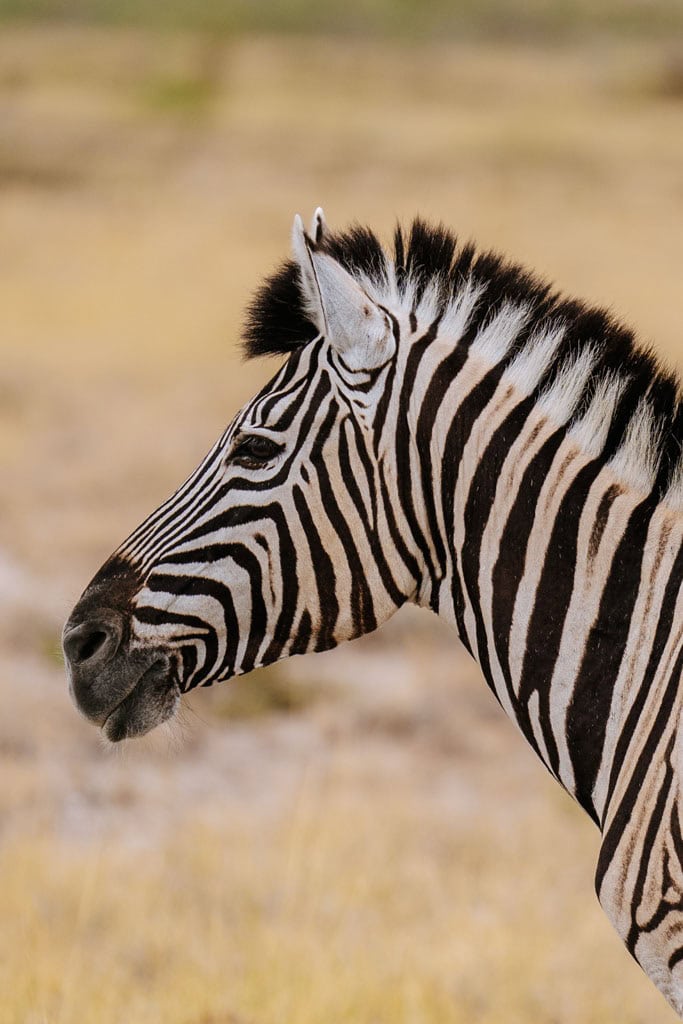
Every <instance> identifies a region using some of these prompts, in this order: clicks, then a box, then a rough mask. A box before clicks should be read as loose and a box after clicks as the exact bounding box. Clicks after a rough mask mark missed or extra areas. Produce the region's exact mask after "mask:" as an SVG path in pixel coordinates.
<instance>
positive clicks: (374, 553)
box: [64, 211, 683, 1014]
mask: <svg viewBox="0 0 683 1024" xmlns="http://www.w3.org/2000/svg"><path fill="white" fill-rule="evenodd" d="M293 249H294V256H293V259H291V260H290V261H288V262H286V263H285V264H283V266H282V267H281V268H280V270H279V271H278V272H277V273H276V274H275V275H273V276H272V277H271V278H270V279H269V280H268V281H267V282H266V283H265V284H264V285H263V287H262V288H261V289H260V291H259V292H258V294H257V295H256V297H255V299H254V301H253V303H252V305H251V307H250V310H249V313H248V318H247V324H246V328H245V342H246V347H247V351H248V353H249V354H250V355H261V354H273V353H280V354H282V355H284V356H286V357H287V358H286V360H285V361H284V363H283V365H282V368H281V369H280V371H279V372H278V373H277V374H276V376H275V378H274V379H273V380H272V381H271V382H270V383H269V384H268V385H267V386H266V387H265V388H264V389H263V391H262V392H261V393H260V394H259V395H257V396H256V397H255V398H254V399H253V400H252V401H251V402H249V403H248V404H247V405H246V406H245V407H244V409H242V410H241V411H240V412H239V413H238V415H237V416H236V417H235V419H234V420H233V422H232V423H231V424H230V426H229V427H228V429H227V430H226V432H225V433H224V434H223V436H222V437H221V438H220V439H219V440H218V442H217V443H216V444H215V445H214V447H213V448H212V449H211V451H210V452H209V454H208V455H207V457H206V458H205V460H204V461H203V462H202V464H201V465H200V466H199V467H198V469H197V470H196V471H195V472H194V473H193V474H192V476H191V477H190V478H189V479H188V480H187V481H186V483H184V484H183V485H182V486H181V487H180V488H179V490H178V491H177V492H176V493H175V494H174V495H173V496H172V497H171V498H170V499H169V500H168V501H167V502H165V503H164V504H163V505H162V506H160V508H159V509H158V510H157V511H156V512H154V513H153V514H152V515H151V516H150V517H149V518H148V519H147V520H146V521H145V522H144V523H142V524H141V526H140V527H139V528H138V529H137V530H136V531H135V532H134V533H133V534H132V535H131V537H129V538H128V540H127V541H125V542H124V544H123V545H121V547H120V548H119V549H118V550H117V552H116V553H115V554H114V555H113V556H112V558H111V559H110V560H109V561H108V562H107V563H106V564H105V566H103V568H102V569H101V570H100V572H99V573H98V574H97V576H96V577H95V578H94V580H93V581H92V583H91V584H90V585H89V586H88V588H87V589H86V591H85V592H84V594H83V596H82V598H81V600H80V601H79V603H78V605H77V606H76V608H75V609H74V611H73V613H72V615H71V617H70V619H69V622H68V623H67V625H66V627H65V633H64V649H65V655H66V660H67V665H68V669H69V678H70V684H71V688H72V692H73V695H74V699H75V700H76V703H77V704H78V706H79V707H80V709H81V710H82V711H83V712H84V713H85V714H86V715H87V716H88V717H89V718H90V719H91V720H92V721H93V722H95V723H97V724H99V725H100V726H101V727H102V728H103V730H104V732H105V734H106V735H107V736H108V737H109V738H110V739H112V740H114V741H115V740H119V739H122V738H124V737H127V736H134V735H138V734H140V733H142V732H145V731H147V730H148V729H150V728H152V727H153V726H155V725H156V724H158V723H159V722H161V721H163V720H164V719H166V718H168V717H170V716H171V715H172V714H173V713H174V711H175V709H176V707H177V705H178V702H179V700H180V696H181V694H182V693H183V692H184V691H187V690H189V689H191V688H192V687H195V686H199V685H202V686H206V685H210V684H211V683H214V682H217V681H221V680H225V679H228V678H230V677H231V676H234V675H236V674H239V673H242V672H247V671H249V670H250V669H252V668H254V667H255V666H259V665H265V664H269V663H272V662H274V661H276V660H278V659H281V658H284V657H288V656H290V655H293V654H303V653H306V652H309V651H319V650H325V649H327V648H331V647H334V646H335V645H337V644H339V643H340V642H342V641H344V640H347V639H351V638H353V637H357V636H359V635H361V634H363V633H367V632H369V631H371V630H374V629H375V628H377V627H378V626H379V625H381V623H382V622H384V621H385V620H386V619H387V618H389V616H390V615H392V614H393V612H394V611H395V610H396V609H397V608H398V607H400V606H401V605H402V604H403V603H404V602H406V601H413V602H415V603H417V604H419V605H422V606H425V607H429V608H431V609H433V610H434V612H436V613H437V614H438V615H439V616H441V617H442V618H444V619H445V620H446V621H448V622H449V623H451V624H452V625H453V626H454V627H455V629H456V630H457V633H458V635H459V637H460V639H461V640H462V642H463V643H464V644H465V646H466V647H467V648H468V650H469V651H470V652H471V654H472V655H473V656H474V657H475V658H476V659H477V661H478V662H479V665H480V666H481V669H482V673H483V675H484V678H485V679H486V681H487V683H488V685H489V686H490V687H491V689H492V690H493V692H494V693H495V695H496V697H497V699H498V701H499V702H500V704H501V706H502V707H503V708H504V710H505V711H506V712H507V714H508V715H509V716H510V718H512V719H513V721H515V722H516V723H517V725H518V726H519V728H520V730H521V731H522V733H523V735H524V736H525V738H526V739H527V741H528V742H529V743H530V744H531V746H532V747H533V748H534V750H535V751H536V753H537V754H538V756H539V757H540V758H541V760H542V761H543V762H544V764H545V765H546V767H547V768H548V769H549V771H550V772H551V773H552V774H553V775H554V776H555V777H556V778H557V780H558V781H559V782H560V783H561V785H563V786H564V788H565V789H566V790H567V791H568V792H569V793H571V794H572V795H573V796H574V797H575V798H576V800H577V801H578V802H579V803H580V804H581V806H582V807H583V808H584V809H585V810H586V812H587V813H588V814H589V815H590V816H591V817H592V818H593V820H594V821H595V823H596V824H597V825H598V827H599V828H600V830H601V832H602V837H603V839H602V846H601V852H600V857H599V862H598V868H597V876H596V887H597V892H598V896H599V899H600V902H601V904H602V906H603V907H604V909H605V911H606V912H607V914H608V916H609V918H610V920H611V921H612V922H613V924H614V926H615V928H616V929H617V931H618V932H619V934H620V935H621V936H622V938H623V940H624V942H625V943H626V945H627V947H628V949H629V951H630V952H631V953H632V954H633V955H634V956H635V957H636V958H637V960H638V961H639V963H640V964H641V965H642V966H643V968H644V969H645V971H646V972H647V973H648V975H649V976H650V978H651V979H652V980H653V981H654V983H655V984H656V985H657V986H658V987H659V988H660V989H661V991H662V992H663V993H664V995H665V996H666V998H667V999H668V1000H669V1002H670V1003H671V1005H672V1006H673V1007H674V1008H675V1009H676V1010H677V1012H678V1013H679V1014H683V840H682V838H681V837H682V831H681V809H680V804H679V787H680V780H681V775H682V772H683V760H682V748H681V741H679V722H680V717H681V664H682V659H683V614H682V607H681V602H682V597H681V579H682V569H683V469H682V460H681V440H682V437H683V429H682V424H683V414H682V408H681V403H680V399H679V392H678V384H677V382H676V381H675V380H674V379H672V378H671V377H670V376H668V375H667V374H666V373H664V372H663V371H662V370H661V368H660V367H659V366H658V364H657V363H656V361H655V359H654V358H653V357H652V355H651V354H649V353H648V352H647V351H645V350H643V349H642V348H640V347H638V345H637V344H636V343H635V341H634V338H633V336H632V334H631V332H630V331H628V330H627V329H626V328H624V327H623V326H621V325H619V324H618V323H616V322H614V321H613V320H612V319H611V317H610V316H609V315H607V314H606V313H605V312H603V311H600V310H596V309H593V308H590V307H587V306H585V305H584V304H582V303H580V302H576V301H573V300H567V299H565V298H563V297H562V296H560V295H558V294H557V293H555V292H553V291H552V290H551V289H550V288H549V287H548V286H547V285H545V284H543V283H541V282H539V281H538V280H537V279H536V278H534V277H533V276H531V275H529V274H528V273H526V272H525V271H524V270H523V269H521V268H520V267H518V266H516V265H514V264H509V263H507V262H505V261H504V260H502V259H501V258H499V257H497V256H495V255H492V254H489V253H484V254H479V253H477V251H476V250H475V249H474V247H472V246H464V247H462V246H458V244H457V243H456V240H455V238H454V237H453V236H452V235H451V234H450V232H448V231H446V230H445V229H443V228H440V227H436V228H435V227H429V226H427V225H425V224H424V223H422V222H420V221H416V222H415V223H414V224H413V225H412V227H411V229H410V231H409V232H408V233H407V234H405V233H404V232H402V231H401V230H398V231H397V232H396V236H395V239H394V245H393V248H392V249H391V250H390V251H387V250H385V249H384V248H383V247H382V246H381V244H380V243H379V241H378V240H377V238H376V237H375V235H374V234H372V232H370V231H368V230H366V229H362V228H353V229H352V230H350V231H349V232H347V233H342V234H335V233H331V232H330V231H329V230H328V229H327V227H326V225H325V223H324V220H323V218H322V214H321V212H320V211H317V212H316V215H315V217H314V221H313V225H312V228H311V231H310V233H307V232H306V231H305V230H304V228H303V225H302V223H301V221H300V220H299V219H297V220H296V221H295V227H294V233H293Z"/></svg>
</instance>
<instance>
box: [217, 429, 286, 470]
mask: <svg viewBox="0 0 683 1024" xmlns="http://www.w3.org/2000/svg"><path fill="white" fill-rule="evenodd" d="M284 447H285V446H284V444H283V443H282V442H281V441H276V440H275V439H274V438H272V437H268V435H267V434H260V433H259V434H257V433H249V434H247V433H243V434H239V435H238V436H237V437H236V439H235V441H234V443H233V446H232V448H231V449H230V451H229V452H228V455H227V457H226V464H229V465H238V466H241V467H242V468H244V469H262V468H263V467H265V466H268V465H269V464H270V463H271V462H273V461H274V460H275V459H276V458H277V457H278V456H279V455H281V454H282V452H283V450H284Z"/></svg>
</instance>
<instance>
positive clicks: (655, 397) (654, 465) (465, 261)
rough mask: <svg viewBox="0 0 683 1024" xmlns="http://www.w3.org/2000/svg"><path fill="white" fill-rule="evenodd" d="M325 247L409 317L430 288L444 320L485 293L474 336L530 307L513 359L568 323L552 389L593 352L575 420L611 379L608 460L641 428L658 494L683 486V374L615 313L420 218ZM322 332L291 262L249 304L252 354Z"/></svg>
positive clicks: (338, 236)
mask: <svg viewBox="0 0 683 1024" xmlns="http://www.w3.org/2000/svg"><path fill="white" fill-rule="evenodd" d="M317 247H318V248H319V249H320V250H321V251H324V252H326V253H327V254H329V255H330V256H332V257H334V258H335V259H336V260H337V261H338V262H339V263H341V265H342V266H343V267H344V268H345V269H346V270H348V271H349V273H350V274H352V275H353V276H354V277H356V278H357V279H359V280H360V281H361V283H362V284H364V285H367V284H371V285H372V291H373V293H374V294H375V296H376V297H379V298H380V301H381V300H382V297H383V298H384V300H385V301H386V302H387V304H388V305H390V306H391V305H396V304H398V306H399V308H401V309H403V310H404V311H405V312H406V313H410V312H411V311H414V310H415V309H417V307H418V306H419V304H420V302H421V300H422V299H423V298H424V296H425V293H427V291H428V292H429V306H430V309H431V310H433V314H434V318H436V317H437V316H439V317H441V316H443V315H444V314H445V313H446V312H447V311H448V309H449V307H451V306H453V305H454V304H455V303H456V301H457V298H458V296H459V294H461V293H462V291H463V289H464V288H465V287H467V285H468V284H469V285H470V287H474V288H476V289H478V290H479V293H480V294H479V300H478V302H477V304H476V308H475V309H474V311H473V313H472V316H471V317H470V320H469V322H468V327H467V333H468V335H469V336H470V337H471V338H473V337H475V336H476V334H477V332H478V331H480V330H481V329H482V328H483V327H485V326H486V324H487V323H489V322H490V321H491V320H492V319H493V318H494V317H495V316H496V314H497V313H498V312H499V311H500V310H501V309H503V308H504V307H524V309H525V310H526V312H527V316H526V319H525V323H524V325H523V326H522V327H521V328H520V330H519V332H518V333H517V336H516V337H515V339H514V342H513V344H512V345H511V347H510V348H509V350H508V351H507V352H506V354H505V357H504V361H505V362H509V361H510V360H511V359H512V358H513V357H514V356H515V355H517V354H518V353H519V352H520V351H521V350H522V349H523V348H524V346H525V344H526V343H527V342H528V341H529V339H530V338H532V337H533V338H538V336H539V334H543V333H544V332H547V333H548V334H550V333H551V332H552V331H553V329H556V328H557V327H558V326H561V327H562V341H561V343H560V344H559V345H558V346H557V348H556V350H555V352H554V354H553V357H552V360H551V363H550V366H549V368H548V370H547V372H546V374H545V376H544V386H545V387H546V388H547V386H548V384H549V383H550V382H552V380H553V378H557V377H559V375H560V374H561V373H562V372H563V371H564V370H565V369H566V367H567V365H568V363H569V362H570V361H571V359H572V358H573V357H576V356H577V355H579V354H580V353H581V352H582V351H585V350H586V349H588V348H590V350H591V353H592V357H593V366H592V370H591V373H590V376H589V378H588V380H587V381H586V384H585V388H584V392H583V394H582V396H581V400H580V401H579V402H578V403H577V412H576V415H575V417H574V418H576V417H578V416H579V415H580V414H581V413H582V412H585V410H586V408H587V407H588V406H589V405H590V402H591V399H592V398H593V397H594V396H596V395H597V394H598V393H599V392H600V389H601V388H602V389H603V390H604V388H605V384H606V382H613V384H614V388H615V389H618V393H619V398H618V401H615V402H614V403H612V406H611V410H610V416H611V426H610V430H609V433H608V437H607V441H606V444H605V447H604V452H603V454H604V456H605V458H609V457H611V456H613V455H614V454H615V453H616V452H617V450H618V449H619V448H620V447H621V446H622V444H624V443H626V439H627V438H628V437H629V436H630V435H631V434H633V433H634V428H635V427H637V426H638V425H640V426H641V427H642V430H641V435H642V433H643V431H645V433H646V437H645V441H644V442H643V439H642V436H641V445H640V447H641V449H642V448H643V447H645V448H647V445H648V443H649V444H650V446H651V447H653V448H654V449H655V450H654V451H652V452H650V456H649V462H650V466H651V469H652V475H653V485H654V488H655V490H656V491H657V492H658V493H659V494H664V493H665V492H666V491H667V490H668V489H669V487H670V486H671V484H672V482H673V481H674V480H677V481H678V482H679V484H683V470H682V466H681V450H682V448H683V403H682V402H681V395H680V387H679V381H678V378H677V376H676V375H675V374H673V373H672V372H670V371H667V370H666V369H665V368H664V367H663V366H662V364H661V363H660V361H659V360H658V358H657V356H656V355H655V354H654V352H653V351H652V350H651V349H650V348H648V347H646V346H644V345H643V344H641V343H640V342H638V341H637V340H636V337H635V334H634V332H633V331H632V330H631V329H630V328H628V327H626V326H625V325H623V324H621V323H619V322H618V321H617V320H615V318H614V317H613V316H612V315H611V314H610V313H609V312H608V311H607V310H605V309H600V308H599V307H596V306H591V305H589V304H587V303H585V302H582V301H580V300H577V299H573V298H568V297H565V296H563V295H562V294H561V293H560V292H558V291H556V290H555V289H554V288H553V287H552V286H551V285H550V284H549V283H548V282H545V281H543V280H542V279H540V278H539V277H537V276H536V275H535V274H533V273H531V272H529V271H528V270H527V269H526V268H524V267H523V266H521V265H520V264H517V263H514V262H512V261H510V260H508V259H507V258H506V257H504V256H501V255H499V254H497V253H494V252H478V251H477V250H476V247H475V246H474V245H473V244H471V243H468V244H466V245H460V244H459V243H458V240H457V238H456V236H455V235H454V234H453V233H452V232H451V231H449V230H448V229H447V228H446V227H444V226H443V225H430V224H427V223H425V222H424V221H423V220H421V219H416V220H415V221H413V223H412V225H411V226H410V229H409V230H408V231H407V232H405V231H404V230H403V229H402V228H401V227H400V226H399V227H397V228H396V231H395V234H394V240H393V249H392V250H391V251H387V250H386V249H385V248H384V247H383V246H382V244H381V242H380V241H379V239H378V237H377V236H376V235H375V234H374V232H372V231H371V230H370V229H368V228H366V227H363V226H360V225H353V226H352V227H351V228H350V229H349V230H348V231H344V232H332V233H326V234H325V235H324V237H323V239H322V240H321V241H319V242H318V243H317ZM317 334H318V328H317V327H316V326H315V324H314V323H313V322H312V320H311V319H310V318H309V316H308V314H307V311H306V304H305V301H304V296H303V293H302V290H301V285H300V279H299V270H298V267H297V265H296V263H295V262H294V261H293V260H287V261H285V262H284V263H283V264H282V265H281V266H280V267H279V269H278V270H277V271H276V272H275V273H274V274H273V275H272V276H270V277H269V278H267V280H266V281H265V282H264V284H263V285H262V286H261V287H260V288H259V289H258V291H257V292H256V295H255V296H254V298H253V300H252V302H251V303H250V305H249V307H248V310H247V315H246V321H245V326H244V330H243V342H244V351H245V353H246V355H247V356H248V357H250V358H252V357H256V356H268V355H287V354H289V353H291V352H293V351H295V350H297V349H299V348H302V347H303V346H304V345H306V344H307V343H308V342H309V341H311V340H312V339H313V338H314V337H316V335H317ZM648 432H649V433H648ZM641 454H642V453H641Z"/></svg>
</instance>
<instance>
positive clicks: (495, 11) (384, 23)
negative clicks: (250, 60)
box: [2, 0, 683, 40]
mask: <svg viewBox="0 0 683 1024" xmlns="http://www.w3.org/2000/svg"><path fill="white" fill-rule="evenodd" d="M2 14H4V15H5V17H14V18H40V19H45V18H49V19H50V20H51V21H63V22H67V23H69V22H71V23H90V24H101V25H102V24H104V25H137V26H145V27H156V28H158V27H163V28H174V29H188V28H190V29H200V30H209V31H213V32H216V31H219V32H224V33H225V32H227V33H243V32H297V33H301V32H303V33H321V32H324V33H335V34H338V33H348V34H367V33H371V34H373V35H380V34H381V35H382V36H383V37H386V36H387V35H389V36H396V37H399V38H400V37H402V36H410V37H411V38H415V37H416V36H417V37H422V38H427V39H429V38H434V37H438V38H443V37H444V36H449V35H450V36H462V35H463V34H465V35H467V36H470V37H472V36H475V37H482V36H484V37H486V38H487V39H489V40H490V39H491V38H492V37H498V38H506V39H520V38H528V37H530V36H531V37H534V38H536V39H550V38H552V39H557V38H558V37H560V38H561V37H565V38H576V37H577V36H578V37H581V36H584V37H585V36H587V35H592V34H594V33H596V32H601V33H607V34H608V35H615V34H616V35H622V34H623V35H636V34H637V35H641V34H642V33H643V32H644V33H646V34H647V35H661V34H662V33H670V32H672V31H676V30H678V31H681V30H683V11H682V10H681V5H680V3H678V2H677V0H599V2H598V3H596V2H591V0H525V2H524V3H519V0H455V2H453V0H348V2H347V3H344V4H332V3H319V2H315V0H259V2H256V3H255V2H253V0H204V2H199V0H167V2H166V3H158V2H157V0H3V4H2Z"/></svg>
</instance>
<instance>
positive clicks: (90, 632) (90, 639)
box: [64, 619, 122, 667]
mask: <svg viewBox="0 0 683 1024" xmlns="http://www.w3.org/2000/svg"><path fill="white" fill-rule="evenodd" d="M121 632H122V630H121V626H120V625H119V623H118V622H116V621H114V620H113V619H112V620H110V621H108V622H103V621H96V622H82V623H81V624H80V625H79V626H74V627H73V628H72V629H69V630H68V631H67V632H66V633H65V634H64V654H65V657H66V660H67V661H68V662H69V664H70V665H71V666H73V667H76V666H83V665H85V664H86V663H88V662H89V663H91V664H95V663H100V662H102V663H103V662H106V661H108V660H109V659H110V658H111V657H113V655H114V654H115V652H116V650H117V648H118V646H119V641H120V639H121Z"/></svg>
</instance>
